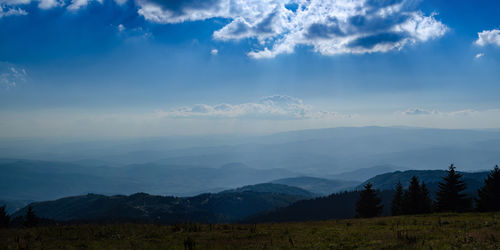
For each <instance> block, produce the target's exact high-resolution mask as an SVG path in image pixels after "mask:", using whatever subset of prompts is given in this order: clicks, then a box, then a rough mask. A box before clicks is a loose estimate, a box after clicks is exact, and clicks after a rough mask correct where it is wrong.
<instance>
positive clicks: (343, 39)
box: [0, 0, 448, 58]
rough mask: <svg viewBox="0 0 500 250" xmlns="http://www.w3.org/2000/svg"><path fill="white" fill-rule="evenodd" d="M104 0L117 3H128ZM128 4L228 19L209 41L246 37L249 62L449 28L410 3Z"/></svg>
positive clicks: (392, 43) (396, 44) (407, 40)
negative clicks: (305, 48) (300, 49)
mask: <svg viewBox="0 0 500 250" xmlns="http://www.w3.org/2000/svg"><path fill="white" fill-rule="evenodd" d="M103 1H106V0H70V1H69V0H66V1H64V0H0V6H18V5H22V4H29V3H34V2H35V3H38V6H39V7H40V8H44V9H46V8H55V7H61V6H64V7H65V8H66V9H67V10H69V11H72V12H74V11H78V10H80V9H82V8H85V7H86V6H88V5H89V4H90V3H91V2H97V3H101V4H102V3H103ZM107 1H114V2H115V3H116V4H117V5H123V4H125V3H126V2H127V0H107ZM129 1H130V3H132V4H133V5H134V6H135V8H136V10H137V15H139V16H142V17H143V18H144V19H145V20H147V21H149V22H151V23H159V24H176V23H183V22H193V21H204V20H208V19H215V18H217V19H223V20H226V21H227V23H226V24H224V25H223V27H221V28H220V29H218V30H215V31H214V32H213V39H215V40H218V41H238V40H242V39H248V40H250V41H252V46H253V47H254V48H253V49H252V51H249V52H248V55H249V56H250V57H253V58H273V57H275V56H277V55H279V54H288V53H293V52H294V50H295V49H296V47H298V46H308V47H312V49H313V51H315V52H317V53H319V54H321V55H336V54H346V53H348V54H351V53H352V54H364V53H374V52H388V51H393V50H400V49H402V48H404V47H405V46H408V45H412V44H417V43H422V42H426V41H429V40H431V39H435V38H439V37H441V36H443V35H444V34H445V33H446V32H447V30H448V27H447V26H446V25H445V24H443V23H442V22H441V21H439V20H437V19H436V14H435V13H432V14H430V15H426V14H424V13H423V12H422V11H420V10H418V9H417V5H416V2H418V1H414V0H337V1H330V0H255V1H247V0H203V1H200V0H182V1H177V0H176V1H165V0H129ZM102 6H109V5H106V4H102ZM11 10H13V9H11ZM18 10H19V11H23V10H22V9H18Z"/></svg>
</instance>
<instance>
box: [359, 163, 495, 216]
mask: <svg viewBox="0 0 500 250" xmlns="http://www.w3.org/2000/svg"><path fill="white" fill-rule="evenodd" d="M446 173H447V174H446V176H444V177H443V179H442V181H441V182H439V184H438V191H437V192H436V199H435V200H433V199H432V198H431V196H430V192H429V190H428V189H427V186H426V185H425V183H424V182H423V181H422V182H420V181H419V180H418V177H416V176H413V177H412V178H411V180H410V183H409V184H408V188H407V189H406V190H405V189H404V188H403V185H402V184H401V182H398V184H397V185H396V187H395V190H394V191H395V192H394V196H393V198H392V202H391V213H392V215H405V214H425V213H431V212H466V211H472V210H473V199H472V198H471V197H468V196H467V195H466V194H465V193H464V191H465V189H466V188H467V185H466V184H465V182H464V181H463V179H462V175H461V174H460V173H458V172H456V171H455V166H454V165H453V164H451V165H450V167H449V168H448V170H447V171H446ZM477 192H478V196H477V198H476V199H474V201H475V202H474V204H475V207H474V209H475V210H476V211H479V212H487V211H500V169H499V168H498V165H497V166H495V168H493V170H492V171H491V172H490V173H489V174H488V176H487V177H486V179H485V180H484V185H483V186H482V187H481V188H480V189H479V190H478V191H477ZM381 201H382V200H381V198H380V197H379V195H378V191H377V190H375V189H373V185H372V184H371V183H367V184H365V185H364V189H363V190H362V191H361V192H360V194H359V198H358V200H357V202H356V217H360V218H370V217H376V216H380V214H381V213H382V209H383V205H381Z"/></svg>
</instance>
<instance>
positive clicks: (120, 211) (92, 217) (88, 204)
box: [13, 191, 305, 223]
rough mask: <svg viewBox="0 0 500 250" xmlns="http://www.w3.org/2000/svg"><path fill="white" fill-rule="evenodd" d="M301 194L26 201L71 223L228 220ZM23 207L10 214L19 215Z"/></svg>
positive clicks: (94, 196)
mask: <svg viewBox="0 0 500 250" xmlns="http://www.w3.org/2000/svg"><path fill="white" fill-rule="evenodd" d="M304 198H305V197H304V196H297V195H290V194H281V193H268V192H252V191H238V192H222V193H217V194H201V195H197V196H194V197H188V198H180V197H173V196H155V195H148V194H145V193H137V194H133V195H130V196H126V195H114V196H105V195H97V194H88V195H83V196H74V197H67V198H62V199H58V200H54V201H44V202H35V203H32V204H30V206H32V207H33V210H34V211H35V213H36V214H37V216H39V217H41V218H45V219H51V220H57V221H73V222H78V221H80V222H83V221H87V222H92V221H98V222H154V223H179V222H188V221H189V222H204V223H218V222H232V221H237V220H241V219H243V218H246V217H248V216H250V215H253V214H256V213H261V212H264V211H268V210H271V209H276V208H279V207H284V206H287V205H289V204H291V203H293V202H296V201H298V200H302V199H304ZM26 210H27V207H25V208H23V209H21V210H19V211H17V212H16V213H14V215H13V217H16V216H22V215H24V214H25V213H26Z"/></svg>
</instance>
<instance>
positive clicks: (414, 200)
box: [403, 176, 422, 214]
mask: <svg viewBox="0 0 500 250" xmlns="http://www.w3.org/2000/svg"><path fill="white" fill-rule="evenodd" d="M421 195H422V190H421V189H420V183H419V182H418V178H417V177H416V176H413V177H411V180H410V185H409V186H408V190H407V191H406V192H405V195H404V199H403V212H404V213H405V214H418V213H420V206H421V204H420V201H421V200H422V198H421Z"/></svg>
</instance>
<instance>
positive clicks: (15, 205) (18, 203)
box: [0, 200, 32, 214]
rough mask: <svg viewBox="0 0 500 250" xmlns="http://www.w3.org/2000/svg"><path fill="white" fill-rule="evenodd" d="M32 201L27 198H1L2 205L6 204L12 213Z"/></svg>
mask: <svg viewBox="0 0 500 250" xmlns="http://www.w3.org/2000/svg"><path fill="white" fill-rule="evenodd" d="M31 202H32V201H26V200H0V207H1V206H5V209H6V211H7V213H9V214H12V213H14V212H16V211H18V210H19V209H21V208H23V207H25V206H26V205H28V204H29V203H31Z"/></svg>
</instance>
